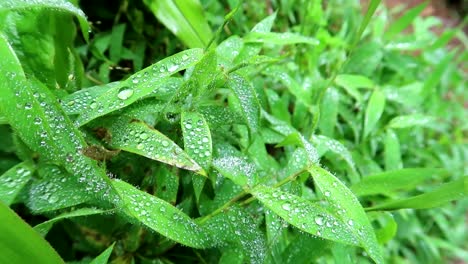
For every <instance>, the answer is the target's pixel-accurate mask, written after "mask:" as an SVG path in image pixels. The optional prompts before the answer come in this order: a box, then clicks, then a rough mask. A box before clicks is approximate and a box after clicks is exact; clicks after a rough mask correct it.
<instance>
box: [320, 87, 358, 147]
mask: <svg viewBox="0 0 468 264" xmlns="http://www.w3.org/2000/svg"><path fill="white" fill-rule="evenodd" d="M359 96H360V95H359ZM340 97H341V95H340V93H339V92H338V91H337V90H336V89H327V91H326V92H325V95H324V96H323V100H322V106H321V107H320V110H321V112H320V120H319V128H320V132H321V134H323V135H324V136H327V137H331V138H333V135H334V133H335V126H336V125H337V123H338V122H337V118H338V105H339V103H340Z"/></svg>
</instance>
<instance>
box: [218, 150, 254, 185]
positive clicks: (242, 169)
mask: <svg viewBox="0 0 468 264" xmlns="http://www.w3.org/2000/svg"><path fill="white" fill-rule="evenodd" d="M213 167H214V168H215V169H216V170H217V171H219V172H220V173H221V174H222V175H223V176H224V177H226V178H228V179H230V180H232V181H233V182H234V183H235V184H237V185H239V186H247V185H253V184H254V182H255V181H254V178H255V177H256V174H257V172H256V168H255V166H254V165H253V164H252V163H251V162H249V161H248V159H247V158H246V157H242V156H234V155H229V154H228V153H222V155H220V157H218V158H216V159H214V160H213Z"/></svg>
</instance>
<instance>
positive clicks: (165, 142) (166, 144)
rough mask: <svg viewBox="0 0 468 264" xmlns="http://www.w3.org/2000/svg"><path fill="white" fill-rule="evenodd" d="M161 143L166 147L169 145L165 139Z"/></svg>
mask: <svg viewBox="0 0 468 264" xmlns="http://www.w3.org/2000/svg"><path fill="white" fill-rule="evenodd" d="M161 144H162V145H163V146H164V147H167V146H169V142H167V141H165V140H164V141H163V142H161Z"/></svg>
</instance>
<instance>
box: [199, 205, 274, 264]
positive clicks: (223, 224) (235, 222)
mask: <svg viewBox="0 0 468 264" xmlns="http://www.w3.org/2000/svg"><path fill="white" fill-rule="evenodd" d="M203 228H204V229H205V230H207V232H210V233H211V235H212V236H213V237H214V238H215V239H216V240H217V241H218V243H219V244H220V246H221V245H223V244H224V243H227V244H229V247H234V248H236V247H239V248H240V249H241V251H243V252H244V255H245V256H248V259H249V263H259V264H260V263H264V260H265V256H266V251H267V244H266V241H265V237H264V234H263V233H262V232H261V230H260V228H259V227H258V226H257V225H256V223H255V221H254V219H253V218H252V216H250V215H249V214H248V213H246V212H245V211H244V210H243V209H241V208H238V207H231V208H229V209H228V210H227V211H225V212H223V213H222V214H218V215H216V216H214V217H213V218H211V219H210V220H208V222H206V223H205V224H204V226H203Z"/></svg>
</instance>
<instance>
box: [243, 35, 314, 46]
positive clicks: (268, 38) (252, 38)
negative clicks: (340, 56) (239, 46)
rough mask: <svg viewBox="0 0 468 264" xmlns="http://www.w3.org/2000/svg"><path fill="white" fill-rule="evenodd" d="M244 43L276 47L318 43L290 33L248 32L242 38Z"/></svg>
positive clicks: (312, 39) (309, 38)
mask: <svg viewBox="0 0 468 264" xmlns="http://www.w3.org/2000/svg"><path fill="white" fill-rule="evenodd" d="M244 41H245V42H247V43H249V42H253V43H268V44H276V45H290V44H297V43H305V44H310V45H318V44H319V41H318V40H316V39H314V38H311V37H306V36H302V35H299V34H295V33H291V32H284V33H277V32H250V33H248V34H247V35H246V36H245V37H244Z"/></svg>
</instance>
